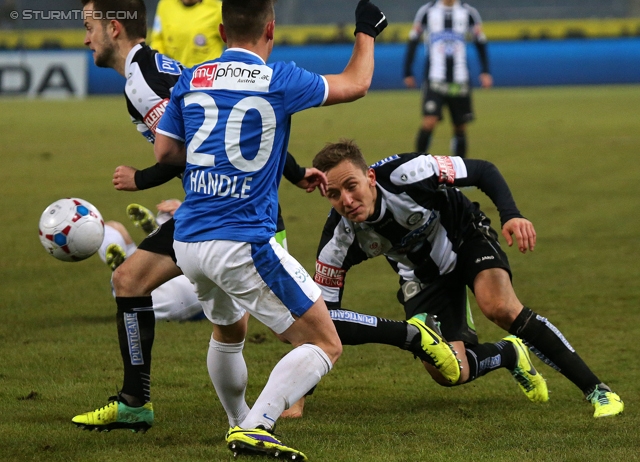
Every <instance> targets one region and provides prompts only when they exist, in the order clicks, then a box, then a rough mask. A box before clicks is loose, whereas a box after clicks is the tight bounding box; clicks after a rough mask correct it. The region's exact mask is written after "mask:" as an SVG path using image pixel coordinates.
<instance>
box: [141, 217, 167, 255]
mask: <svg viewBox="0 0 640 462" xmlns="http://www.w3.org/2000/svg"><path fill="white" fill-rule="evenodd" d="M174 229H175V221H174V220H173V218H171V219H170V220H168V221H167V222H165V223H163V224H162V225H161V226H160V227H159V228H158V229H156V230H155V231H154V232H152V233H151V234H149V235H148V236H147V237H146V238H145V239H144V240H143V241H142V242H141V243H140V245H139V246H138V248H139V249H142V250H146V251H147V252H152V253H159V254H161V255H169V256H170V257H171V259H172V260H173V261H174V262H175V261H176V253H175V251H174V250H173V230H174Z"/></svg>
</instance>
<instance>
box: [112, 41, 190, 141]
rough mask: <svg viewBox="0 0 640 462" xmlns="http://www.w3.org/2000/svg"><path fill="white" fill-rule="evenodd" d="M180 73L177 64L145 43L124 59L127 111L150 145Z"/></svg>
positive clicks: (137, 46) (180, 70)
mask: <svg viewBox="0 0 640 462" xmlns="http://www.w3.org/2000/svg"><path fill="white" fill-rule="evenodd" d="M181 73H182V65H181V64H180V63H178V62H177V61H175V60H173V59H171V58H168V57H167V56H165V55H163V54H160V53H158V52H157V51H155V50H152V49H151V48H149V46H147V45H146V44H144V43H142V44H138V45H136V46H134V47H133V48H132V49H131V51H129V54H128V55H127V59H126V61H125V67H124V75H125V77H126V79H127V82H126V84H125V88H124V94H125V97H126V99H127V110H128V111H129V115H130V116H131V121H132V122H133V123H134V124H136V128H137V129H138V131H139V132H140V133H142V135H144V136H145V137H146V138H147V139H148V140H149V141H150V142H152V143H153V142H154V140H155V135H156V126H157V125H158V122H159V121H160V117H162V114H164V109H165V107H166V106H167V104H168V103H169V98H170V97H171V90H172V89H173V87H174V85H175V84H176V82H177V81H178V78H179V77H180V74H181Z"/></svg>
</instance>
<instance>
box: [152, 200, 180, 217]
mask: <svg viewBox="0 0 640 462" xmlns="http://www.w3.org/2000/svg"><path fill="white" fill-rule="evenodd" d="M180 204H182V201H180V200H178V199H167V200H163V201H162V202H160V203H159V204H158V205H156V208H157V209H158V212H164V213H169V214H171V216H173V214H174V213H176V210H178V207H180Z"/></svg>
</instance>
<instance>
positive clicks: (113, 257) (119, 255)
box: [104, 244, 127, 271]
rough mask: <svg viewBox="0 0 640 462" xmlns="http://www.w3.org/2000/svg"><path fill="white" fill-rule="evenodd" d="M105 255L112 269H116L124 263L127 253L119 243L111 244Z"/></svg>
mask: <svg viewBox="0 0 640 462" xmlns="http://www.w3.org/2000/svg"><path fill="white" fill-rule="evenodd" d="M104 257H105V260H107V265H109V268H111V271H115V270H116V268H117V267H118V266H120V265H122V263H123V262H124V259H125V258H127V253H126V252H125V251H124V249H123V248H122V247H121V246H119V245H118V244H109V245H108V246H107V250H106V252H105V255H104Z"/></svg>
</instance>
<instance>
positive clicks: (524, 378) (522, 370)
mask: <svg viewBox="0 0 640 462" xmlns="http://www.w3.org/2000/svg"><path fill="white" fill-rule="evenodd" d="M503 340H505V341H507V342H510V343H512V344H513V347H514V348H515V349H516V355H517V356H518V360H517V361H516V367H515V368H513V369H511V370H510V371H509V372H511V375H512V376H513V378H514V379H515V380H516V382H518V386H519V387H520V389H521V390H522V392H523V393H524V394H525V395H527V398H529V400H531V401H533V402H534V403H546V402H547V401H549V390H548V389H547V382H546V381H545V379H544V378H543V377H542V376H541V375H540V373H539V372H538V371H537V370H536V368H535V367H533V363H532V362H531V357H530V356H529V349H528V348H527V346H526V345H525V344H524V343H523V342H522V340H520V339H519V338H518V337H516V336H515V335H509V336H508V337H505V338H504V339H503Z"/></svg>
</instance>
